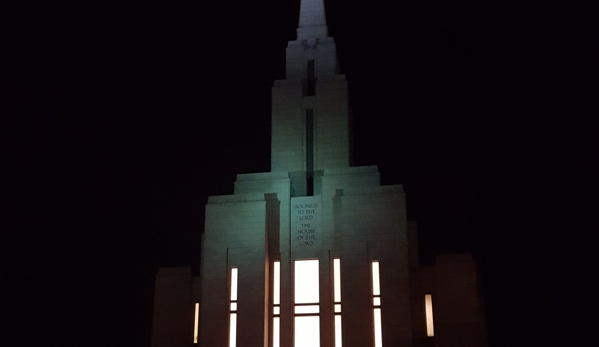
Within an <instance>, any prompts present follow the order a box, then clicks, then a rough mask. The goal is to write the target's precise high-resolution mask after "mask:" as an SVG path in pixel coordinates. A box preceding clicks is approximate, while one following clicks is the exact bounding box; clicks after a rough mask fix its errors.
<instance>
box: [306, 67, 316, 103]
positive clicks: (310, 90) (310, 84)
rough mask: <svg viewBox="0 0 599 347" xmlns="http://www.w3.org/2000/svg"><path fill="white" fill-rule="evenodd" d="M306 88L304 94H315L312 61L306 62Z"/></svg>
mask: <svg viewBox="0 0 599 347" xmlns="http://www.w3.org/2000/svg"><path fill="white" fill-rule="evenodd" d="M307 77H308V78H307V80H308V88H307V90H306V92H307V93H306V94H307V95H308V96H311V95H314V93H315V92H316V78H315V76H314V60H313V59H312V60H308V76H307Z"/></svg>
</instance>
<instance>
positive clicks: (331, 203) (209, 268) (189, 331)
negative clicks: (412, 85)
mask: <svg viewBox="0 0 599 347" xmlns="http://www.w3.org/2000/svg"><path fill="white" fill-rule="evenodd" d="M286 57H287V58H286V59H287V60H286V77H285V79H283V80H277V81H275V82H274V85H273V87H272V138H271V146H272V148H271V171H270V172H263V173H251V174H239V175H237V180H236V182H235V189H234V194H233V195H224V196H211V197H209V198H208V202H207V204H206V211H205V213H206V218H205V228H204V233H203V239H202V247H201V253H200V256H201V268H200V276H199V277H193V276H192V274H191V270H190V268H187V267H181V268H161V269H159V271H158V274H157V277H156V287H155V302H154V318H153V330H152V346H153V347H178V346H200V347H250V346H252V347H256V346H262V347H319V346H322V347H333V346H334V347H341V346H343V347H391V346H402V347H403V346H406V347H407V346H423V347H424V346H427V347H429V346H431V347H432V346H436V347H443V346H456V347H457V346H460V347H469V346H473V347H474V346H477V347H478V346H486V345H487V342H486V332H485V321H484V313H483V311H484V310H483V303H482V300H481V292H480V289H479V286H478V277H477V271H476V265H475V263H474V261H473V259H472V256H471V255H469V254H457V255H456V254H454V255H439V256H437V258H436V261H435V264H434V265H433V266H428V267H422V266H420V264H419V255H418V244H417V239H418V238H417V234H416V232H417V231H416V223H415V222H408V219H407V215H406V202H405V194H404V191H403V188H402V186H401V185H390V186H382V185H381V184H380V178H379V172H378V169H377V167H376V166H352V143H351V142H352V141H351V139H352V136H351V111H350V104H349V97H348V88H347V81H346V78H345V76H344V75H342V74H339V69H338V62H337V54H336V47H335V41H334V40H333V38H332V37H329V36H328V29H327V25H326V19H325V9H324V2H323V0H302V1H301V7H300V15H299V27H298V29H297V39H296V40H295V41H291V42H289V44H288V46H287V55H286Z"/></svg>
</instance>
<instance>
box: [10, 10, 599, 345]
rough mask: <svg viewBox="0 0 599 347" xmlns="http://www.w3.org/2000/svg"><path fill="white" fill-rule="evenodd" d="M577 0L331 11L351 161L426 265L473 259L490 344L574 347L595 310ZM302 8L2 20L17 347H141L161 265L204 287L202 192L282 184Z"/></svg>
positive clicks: (585, 71)
mask: <svg viewBox="0 0 599 347" xmlns="http://www.w3.org/2000/svg"><path fill="white" fill-rule="evenodd" d="M571 5H572V6H571V7H569V8H558V7H557V6H554V5H552V4H551V3H550V2H541V1H537V2H526V1H524V2H522V1H507V2H503V1H502V2H499V1H494V2H490V1H489V2H484V1H483V2H481V1H457V2H446V1H445V2H443V1H433V0H421V1H393V2H390V1H382V0H369V1H357V0H345V1H342V0H327V1H326V6H327V22H328V26H329V32H330V35H331V36H333V37H334V38H335V41H336V42H337V49H338V57H339V62H340V67H341V72H342V73H344V74H345V75H346V76H347V79H348V82H349V88H350V97H351V101H352V110H353V117H354V125H353V130H354V148H355V153H354V164H355V165H378V168H379V171H380V172H381V178H382V182H383V184H403V185H404V189H405V191H406V195H407V201H408V216H409V219H410V220H416V221H418V225H419V237H420V245H421V258H422V259H421V260H422V262H423V263H424V264H431V263H432V261H433V259H434V254H436V253H439V252H446V253H451V252H470V253H473V254H474V257H475V259H476V260H477V262H478V264H479V266H480V269H481V273H482V280H483V285H484V290H485V294H484V295H485V300H486V311H487V326H488V334H489V341H490V346H491V347H499V346H507V345H509V346H537V345H538V346H541V345H546V344H549V343H551V342H553V343H555V342H556V341H565V340H566V336H568V338H570V337H572V336H574V337H572V338H574V339H581V341H584V339H585V336H584V335H582V336H581V335H570V334H572V333H573V332H575V331H573V330H572V328H573V327H575V326H576V324H577V323H576V322H577V321H578V320H580V319H581V317H580V315H579V313H580V312H582V311H584V310H585V308H587V306H588V305H589V304H591V303H593V302H594V303H596V299H594V298H591V299H585V298H584V295H587V294H589V292H588V289H586V288H585V287H584V286H583V284H582V282H579V280H578V279H577V275H578V274H583V273H594V272H593V271H596V270H593V269H587V268H586V267H587V266H589V264H594V263H596V259H594V257H593V255H592V253H585V252H583V251H582V250H583V248H584V247H583V244H585V243H587V242H586V241H583V240H584V239H582V238H580V237H578V235H579V234H583V233H584V234H588V233H589V232H591V231H596V230H597V229H596V228H594V229H591V228H589V227H588V226H589V224H585V223H583V222H582V219H580V218H578V216H584V215H587V216H589V215H593V214H596V208H597V206H598V205H597V199H596V195H593V194H592V193H591V191H592V188H591V187H592V185H591V184H590V183H596V179H595V177H597V175H598V174H599V169H598V168H599V165H598V164H599V160H597V148H598V147H597V142H596V140H591V137H590V136H589V135H591V134H593V133H596V131H595V130H594V129H596V128H594V127H591V126H590V125H589V124H587V123H590V122H588V120H589V119H590V118H591V117H593V118H596V116H597V108H593V109H590V108H588V105H589V104H591V102H588V101H589V100H595V99H596V98H597V84H596V81H597V80H596V79H595V78H594V77H595V76H596V75H595V71H594V66H595V65H596V59H597V52H598V49H597V45H596V42H597V39H596V37H597V36H596V35H595V36H594V38H593V39H592V40H593V41H584V40H583V39H581V38H579V39H578V40H577V39H575V38H576V37H577V30H578V29H580V28H582V29H584V30H585V32H586V33H587V34H588V33H592V32H593V31H595V32H596V31H597V30H596V26H595V25H596V24H592V21H590V20H588V19H589V18H588V17H591V16H590V15H582V13H583V11H581V10H580V9H578V8H577V7H576V6H575V5H574V2H572V3H571ZM6 13H10V12H6ZM298 14H299V0H290V1H281V0H279V1H275V0H255V1H249V0H245V1H240V0H195V1H162V2H158V1H153V0H150V1H144V2H137V3H133V2H119V3H110V2H97V3H94V2H76V3H69V4H67V3H64V2H58V3H57V2H45V3H43V4H37V5H31V6H30V7H27V6H22V8H20V9H19V11H17V12H15V15H14V16H11V17H12V19H13V21H11V24H13V25H11V26H10V27H9V29H8V30H5V31H4V34H5V35H6V34H8V35H7V36H8V40H9V42H8V45H7V46H5V47H8V48H9V49H6V51H5V54H4V55H3V57H2V59H3V61H4V64H2V65H3V69H2V76H1V77H2V79H1V80H2V83H1V85H2V87H3V90H4V91H5V92H4V93H3V94H4V98H3V99H4V100H3V101H2V104H3V105H6V106H8V110H9V112H3V113H4V114H5V115H8V117H3V118H5V120H8V126H6V127H4V130H5V131H6V130H8V131H7V135H6V136H4V140H7V141H8V142H7V143H8V145H6V146H3V150H2V157H3V158H4V160H3V162H4V163H5V164H6V165H7V167H8V168H9V170H3V171H5V173H8V177H7V178H5V179H4V180H3V181H4V183H5V184H6V183H9V184H8V185H7V186H8V190H5V191H4V194H3V196H5V197H8V199H7V200H6V202H8V204H7V207H6V208H4V212H5V213H6V212H7V215H8V218H6V219H5V222H4V224H6V223H8V228H6V229H5V230H10V232H9V233H7V234H8V236H9V238H8V240H5V243H4V246H5V247H6V246H7V245H8V248H9V249H8V254H9V255H10V260H9V261H7V262H5V264H4V269H5V271H6V270H8V272H9V274H11V275H13V274H14V279H13V276H10V277H9V281H8V282H9V283H10V284H12V285H10V286H9V289H11V290H13V289H14V293H11V295H12V294H14V295H12V296H11V295H6V296H5V297H4V299H8V304H9V305H8V306H5V307H9V308H10V309H8V310H6V312H7V313H8V314H9V315H10V316H11V319H10V322H9V323H8V324H9V325H8V326H5V329H6V330H7V331H8V332H9V335H8V339H9V340H11V339H13V338H18V341H12V344H11V345H23V346H33V345H37V344H41V345H51V346H54V345H61V346H108V345H109V346H139V347H142V346H143V347H147V346H149V345H150V333H151V314H152V300H153V281H154V275H155V273H156V271H157V268H158V267H159V266H186V265H189V266H193V267H194V271H195V272H196V273H197V268H198V267H199V259H200V258H199V249H200V239H201V232H202V230H203V222H204V204H205V203H206V200H207V196H208V195H221V194H231V193H232V192H233V182H234V181H235V175H236V174H237V173H248V172H264V171H269V170H270V168H269V165H270V87H271V86H272V83H273V80H275V79H282V78H283V77H284V63H285V47H286V45H287V41H290V40H294V39H295V29H296V27H297V21H298ZM583 41H584V42H583ZM591 62H592V64H591ZM591 66H593V68H590V67H591ZM590 82H593V83H590ZM592 103H593V104H595V101H592ZM595 106H596V105H595ZM580 188H583V189H580ZM584 192H588V194H584ZM3 200H4V199H3ZM574 206H576V208H574ZM575 212H577V213H578V215H575ZM594 226H596V224H594ZM13 230H14V231H13ZM4 253H5V254H6V252H4ZM13 253H14V254H13ZM13 298H15V299H13ZM585 300H586V301H585ZM566 315H571V316H566Z"/></svg>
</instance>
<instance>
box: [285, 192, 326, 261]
mask: <svg viewBox="0 0 599 347" xmlns="http://www.w3.org/2000/svg"><path fill="white" fill-rule="evenodd" d="M321 218H322V201H321V198H320V196H304V197H297V198H291V248H292V250H297V251H303V250H316V249H319V248H320V247H321V246H322V228H321Z"/></svg>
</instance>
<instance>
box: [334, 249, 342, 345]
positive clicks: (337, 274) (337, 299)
mask: <svg viewBox="0 0 599 347" xmlns="http://www.w3.org/2000/svg"><path fill="white" fill-rule="evenodd" d="M333 292H334V293H333V301H334V305H335V310H334V311H335V347H341V261H340V260H339V258H335V259H333Z"/></svg>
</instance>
